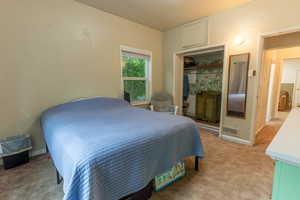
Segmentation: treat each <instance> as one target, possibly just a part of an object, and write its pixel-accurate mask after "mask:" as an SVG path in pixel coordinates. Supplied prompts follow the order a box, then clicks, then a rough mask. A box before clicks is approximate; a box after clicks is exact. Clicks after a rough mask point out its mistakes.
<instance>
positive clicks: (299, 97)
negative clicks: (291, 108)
mask: <svg viewBox="0 0 300 200" xmlns="http://www.w3.org/2000/svg"><path fill="white" fill-rule="evenodd" d="M294 99H295V101H294V102H295V103H294V105H295V106H296V107H300V70H297V78H296V85H295V98H294Z"/></svg>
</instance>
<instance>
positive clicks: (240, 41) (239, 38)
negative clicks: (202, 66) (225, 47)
mask: <svg viewBox="0 0 300 200" xmlns="http://www.w3.org/2000/svg"><path fill="white" fill-rule="evenodd" d="M234 43H235V44H236V45H238V46H240V45H242V44H244V43H245V38H244V37H243V36H241V35H240V36H237V37H236V38H235V40H234Z"/></svg>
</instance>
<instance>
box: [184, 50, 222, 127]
mask: <svg viewBox="0 0 300 200" xmlns="http://www.w3.org/2000/svg"><path fill="white" fill-rule="evenodd" d="M223 60H224V51H223V50H222V51H216V52H209V53H199V54H194V55H187V56H184V75H183V76H184V77H183V109H182V110H183V115H185V116H187V117H190V118H193V119H194V120H196V121H197V122H199V123H203V124H208V125H212V126H216V127H219V122H220V115H221V99H222V85H223Z"/></svg>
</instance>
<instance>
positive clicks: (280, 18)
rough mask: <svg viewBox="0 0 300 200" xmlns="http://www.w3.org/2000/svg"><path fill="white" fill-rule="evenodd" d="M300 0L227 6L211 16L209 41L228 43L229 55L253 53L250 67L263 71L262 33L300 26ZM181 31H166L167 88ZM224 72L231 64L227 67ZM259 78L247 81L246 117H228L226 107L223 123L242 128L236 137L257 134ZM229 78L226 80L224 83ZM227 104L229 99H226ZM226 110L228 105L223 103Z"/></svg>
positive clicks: (260, 0) (263, 0)
mask: <svg viewBox="0 0 300 200" xmlns="http://www.w3.org/2000/svg"><path fill="white" fill-rule="evenodd" d="M299 8H300V1H299V0H285V1H283V0H253V1H251V2H250V3H247V4H244V5H242V6H239V7H236V8H232V9H227V10H225V11H223V12H220V13H217V14H215V15H213V16H210V17H208V23H209V44H210V45H216V44H224V43H226V44H227V48H228V53H229V55H232V54H238V53H246V52H250V53H251V59H250V69H256V70H260V69H259V68H258V66H260V63H258V62H257V61H258V47H259V45H258V44H259V39H260V35H261V34H262V33H268V32H274V31H279V30H282V29H287V28H290V27H296V26H297V27H298V26H299V27H300V21H299V18H300V12H299ZM177 35H178V30H177V29H172V30H169V31H167V32H166V33H164V67H165V68H166V70H165V76H166V77H165V80H166V90H167V91H169V92H171V91H172V89H173V80H172V77H173V54H172V52H174V51H176V48H178V42H176V41H177V40H178V38H177ZM239 35H242V36H243V37H244V38H245V43H244V44H243V45H242V46H236V45H235V43H234V40H235V38H236V36H239ZM224 72H225V75H227V72H228V66H225V68H224ZM258 80H259V79H258V77H257V76H256V77H251V78H250V79H249V81H248V97H247V108H246V112H247V113H246V119H237V118H232V117H227V116H226V112H225V110H223V111H224V112H223V113H224V116H223V117H224V121H223V125H225V126H229V127H236V128H238V129H239V135H238V136H237V137H239V138H241V139H244V140H251V139H253V138H251V136H254V133H255V110H256V98H257V88H258ZM226 83H227V80H226V82H225V85H227V84H226ZM225 103H226V102H225ZM224 109H226V106H224Z"/></svg>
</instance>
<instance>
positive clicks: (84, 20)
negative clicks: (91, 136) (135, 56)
mask: <svg viewBox="0 0 300 200" xmlns="http://www.w3.org/2000/svg"><path fill="white" fill-rule="evenodd" d="M0 25H1V33H0V67H1V73H0V92H1V98H0V110H1V116H0V138H3V137H6V136H12V135H15V134H18V133H29V134H32V135H33V144H34V149H35V150H39V149H41V148H43V147H44V145H43V139H42V135H41V130H40V127H39V117H40V114H41V112H42V111H43V110H45V109H46V108H48V107H50V106H53V105H56V104H59V103H63V102H66V101H70V100H72V99H74V98H79V97H90V96H97V95H98V96H109V97H118V96H119V95H120V94H121V78H120V77H121V66H120V65H121V64H120V45H126V46H130V47H134V48H138V49H144V50H149V51H152V53H153V63H152V64H153V72H152V75H153V76H152V77H153V85H152V88H153V92H158V91H161V90H163V82H164V80H163V79H164V77H163V74H164V70H163V67H162V33H161V32H160V31H157V30H154V29H151V28H148V27H145V26H142V25H140V24H136V23H133V22H130V21H128V20H126V19H123V18H120V17H117V16H114V15H111V14H108V13H105V12H102V11H100V10H97V9H94V8H92V7H88V6H86V5H84V4H81V3H78V2H76V1H74V0H3V1H1V7H0Z"/></svg>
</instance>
